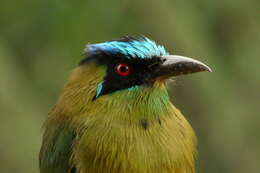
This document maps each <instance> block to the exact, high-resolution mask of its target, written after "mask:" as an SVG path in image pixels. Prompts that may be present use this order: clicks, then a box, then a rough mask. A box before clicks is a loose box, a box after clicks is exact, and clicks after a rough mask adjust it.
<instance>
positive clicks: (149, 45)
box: [85, 37, 169, 58]
mask: <svg viewBox="0 0 260 173" xmlns="http://www.w3.org/2000/svg"><path fill="white" fill-rule="evenodd" d="M85 51H86V52H87V53H89V54H92V55H93V54H99V53H100V52H106V53H110V54H118V53H120V54H123V55H125V56H126V57H127V58H152V57H153V56H162V55H168V54H169V53H168V52H167V51H166V50H165V48H164V47H163V46H161V45H158V44H156V43H155V42H154V41H152V40H150V39H148V38H147V37H142V38H140V39H137V40H135V39H133V40H130V41H128V42H123V41H108V42H104V43H97V44H88V45H87V46H86V49H85Z"/></svg>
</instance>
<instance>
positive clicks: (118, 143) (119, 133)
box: [74, 105, 196, 173]
mask: <svg viewBox="0 0 260 173" xmlns="http://www.w3.org/2000/svg"><path fill="white" fill-rule="evenodd" d="M170 106H171V109H170V111H168V113H167V114H165V115H160V116H158V115H155V114H154V115H143V116H142V114H143V113H144V112H142V113H141V112H140V111H139V112H135V113H136V114H140V116H134V115H130V114H128V113H127V111H125V112H124V114H123V115H120V112H117V113H116V112H115V113H114V114H110V115H101V114H97V115H95V117H93V118H89V119H87V120H86V121H85V124H84V129H83V130H82V137H81V138H80V140H79V142H78V143H77V144H75V145H76V147H75V148H76V149H75V151H74V157H75V160H76V161H75V162H76V163H77V164H78V167H80V170H81V172H82V173H86V172H89V173H101V172H102V173H106V172H107V173H108V172H109V173H155V172H160V173H175V172H176V173H178V172H183V173H186V172H187V173H191V172H193V171H194V165H193V162H194V153H195V145H196V144H195V143H196V142H195V141H196V139H195V135H194V133H193V130H192V128H191V127H190V125H189V124H188V122H187V121H186V120H185V118H184V117H183V116H182V115H181V113H180V112H179V111H178V110H177V109H176V108H174V107H173V106H172V105H170ZM130 112H131V111H130ZM150 113H151V112H150ZM81 172H80V173H81Z"/></svg>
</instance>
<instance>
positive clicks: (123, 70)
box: [115, 64, 131, 76]
mask: <svg viewBox="0 0 260 173" xmlns="http://www.w3.org/2000/svg"><path fill="white" fill-rule="evenodd" d="M115 71H116V73H117V74H119V75H120V76H128V75H129V74H130V73H131V68H130V66H129V65H128V64H118V65H116V67H115Z"/></svg>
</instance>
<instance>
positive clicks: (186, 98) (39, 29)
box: [0, 0, 260, 173]
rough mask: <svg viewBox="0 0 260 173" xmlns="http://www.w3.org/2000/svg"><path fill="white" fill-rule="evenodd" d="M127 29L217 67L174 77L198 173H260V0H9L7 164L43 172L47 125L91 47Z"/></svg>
mask: <svg viewBox="0 0 260 173" xmlns="http://www.w3.org/2000/svg"><path fill="white" fill-rule="evenodd" d="M123 35H145V36H147V37H150V38H151V39H154V40H156V41H157V42H159V43H160V44H163V45H165V46H166V47H167V49H168V50H169V51H170V52H171V53H173V54H181V55H187V56H191V57H194V58H197V59H199V60H202V61H203V62H205V63H206V64H208V65H209V66H210V67H212V69H213V71H214V72H213V73H198V74H192V75H188V76H182V77H179V78H178V79H176V80H175V82H174V83H170V84H169V90H170V93H171V96H172V101H173V102H174V104H175V105H176V106H177V107H178V108H179V109H181V110H182V112H183V113H184V115H186V117H187V119H188V120H189V121H190V122H191V124H192V126H193V127H194V129H195V130H196V132H197V135H198V138H199V146H198V149H199V157H198V161H197V170H198V172H199V173H202V172H210V173H220V172H221V173H230V172H236V173H244V172H248V173H249V172H250V173H259V172H260V128H259V126H260V114H259V108H260V104H259V102H260V92H259V90H260V1H259V0H250V1H245V0H226V1H209V0H196V1H194V0H186V1H184V0H162V1H156V0H142V1H141V0H132V1H131V0H121V1H114V0H111V1H95V0H86V1H83V0H75V1H69V0H63V1H61V0H45V1H33V0H22V1H7V0H4V1H1V6H0V80H1V82H0V110H1V115H0V140H1V141H0V169H1V171H0V172H1V173H11V172H12V173H34V172H38V152H39V149H40V144H41V135H42V131H41V125H42V123H43V121H44V119H45V118H46V116H47V114H48V111H49V110H50V108H51V107H52V106H53V105H54V103H55V102H56V99H57V97H58V95H59V92H60V89H61V88H62V86H63V85H64V83H65V81H66V79H67V77H68V74H69V73H70V71H71V70H72V69H73V68H74V67H75V66H76V65H77V63H78V62H79V61H80V59H81V58H82V53H83V49H84V46H85V45H86V44H87V43H95V42H102V41H105V40H110V39H113V38H117V37H120V36H123Z"/></svg>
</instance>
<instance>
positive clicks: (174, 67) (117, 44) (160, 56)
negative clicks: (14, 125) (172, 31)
mask: <svg viewBox="0 0 260 173" xmlns="http://www.w3.org/2000/svg"><path fill="white" fill-rule="evenodd" d="M85 51H86V57H85V58H84V59H83V60H82V61H81V62H80V64H79V66H81V67H82V68H89V66H90V65H92V66H93V64H94V66H95V68H96V72H94V71H93V73H100V75H98V76H99V77H94V76H95V75H94V74H88V76H85V78H91V76H93V77H94V78H96V80H98V81H97V83H96V84H97V85H96V86H95V95H94V97H93V100H96V99H99V98H100V97H103V96H107V95H111V94H113V93H116V92H117V93H119V92H121V93H123V92H125V91H132V90H134V89H140V88H147V87H153V86H154V85H155V84H156V83H161V84H163V83H164V82H165V81H166V80H167V79H169V78H171V77H174V76H179V75H183V74H190V73H195V72H201V71H209V72H210V71H211V69H210V68H209V67H208V66H207V65H205V64H203V63H202V62H200V61H198V60H195V59H192V58H188V57H184V56H178V55H170V54H169V53H168V52H167V51H166V49H165V48H164V47H163V46H161V45H158V44H156V43H155V42H154V41H152V40H150V39H148V38H146V37H141V38H133V37H128V36H126V37H122V38H120V39H117V40H111V41H107V42H104V43H97V44H88V45H87V46H86V49H85Z"/></svg>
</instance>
